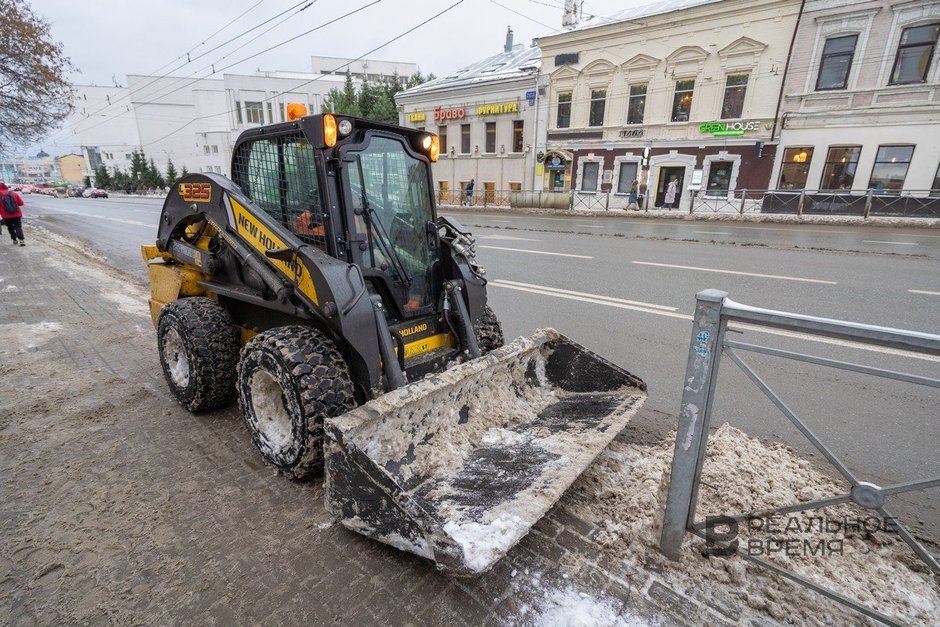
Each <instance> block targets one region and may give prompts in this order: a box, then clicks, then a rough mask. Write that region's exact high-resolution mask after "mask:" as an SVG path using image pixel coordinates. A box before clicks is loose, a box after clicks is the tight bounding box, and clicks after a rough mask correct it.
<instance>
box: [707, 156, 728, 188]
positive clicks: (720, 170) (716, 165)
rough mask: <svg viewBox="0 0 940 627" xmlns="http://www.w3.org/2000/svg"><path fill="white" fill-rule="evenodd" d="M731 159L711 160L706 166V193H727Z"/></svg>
mask: <svg viewBox="0 0 940 627" xmlns="http://www.w3.org/2000/svg"><path fill="white" fill-rule="evenodd" d="M733 166H734V163H733V162H731V161H712V163H711V166H710V167H709V168H708V181H707V182H706V183H705V194H706V195H717V194H727V193H728V190H729V189H730V188H731V168H732V167H733Z"/></svg>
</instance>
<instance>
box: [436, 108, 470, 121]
mask: <svg viewBox="0 0 940 627" xmlns="http://www.w3.org/2000/svg"><path fill="white" fill-rule="evenodd" d="M465 117H467V112H466V110H464V108H463V107H454V108H451V109H441V108H440V107H434V119H435V120H437V121H438V122H439V121H441V120H460V119H463V118H465Z"/></svg>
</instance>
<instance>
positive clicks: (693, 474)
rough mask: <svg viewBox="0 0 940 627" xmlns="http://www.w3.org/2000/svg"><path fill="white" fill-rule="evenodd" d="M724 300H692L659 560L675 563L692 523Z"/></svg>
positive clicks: (720, 295) (706, 296) (716, 296)
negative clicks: (662, 556)
mask: <svg viewBox="0 0 940 627" xmlns="http://www.w3.org/2000/svg"><path fill="white" fill-rule="evenodd" d="M726 296H728V293H727V292H722V291H720V290H704V291H702V292H699V293H698V294H696V295H695V299H696V304H695V316H694V318H693V319H692V341H691V342H690V345H689V360H688V365H687V367H686V373H685V379H684V381H685V388H684V390H683V392H682V403H681V404H680V406H679V421H678V422H679V424H678V430H677V432H676V446H675V449H674V451H673V456H672V471H671V473H670V478H669V496H668V497H667V499H666V511H665V513H664V515H663V516H664V518H663V532H662V536H661V537H660V543H659V548H660V551H662V553H663V555H665V556H666V557H668V558H669V559H671V560H673V561H676V560H678V559H679V551H680V550H681V548H682V539H683V538H684V537H685V532H686V530H687V529H688V527H689V524H690V522H691V521H692V520H693V519H694V517H695V500H696V498H697V496H698V480H699V475H700V473H701V468H702V458H703V457H704V454H705V445H706V443H707V441H708V423H709V417H710V414H711V407H712V401H713V399H714V398H715V386H716V384H717V381H718V363H719V358H720V356H721V346H722V342H723V341H724V335H725V327H726V325H727V323H726V322H724V321H722V319H721V306H722V302H723V301H724V299H725V297H726Z"/></svg>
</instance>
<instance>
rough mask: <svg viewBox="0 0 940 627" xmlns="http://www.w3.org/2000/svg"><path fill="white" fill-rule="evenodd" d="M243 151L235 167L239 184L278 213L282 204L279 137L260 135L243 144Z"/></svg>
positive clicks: (266, 207)
mask: <svg viewBox="0 0 940 627" xmlns="http://www.w3.org/2000/svg"><path fill="white" fill-rule="evenodd" d="M240 152H241V153H242V154H241V155H240V158H239V160H238V162H237V163H236V166H235V168H234V169H235V171H236V172H237V174H238V176H237V178H238V180H237V183H238V185H239V187H241V188H242V191H244V192H245V195H246V196H248V197H249V198H251V200H252V201H253V202H254V203H255V204H256V205H258V206H259V207H261V208H262V209H264V210H265V211H266V212H267V213H269V214H270V215H272V216H277V215H278V214H279V213H280V208H281V196H280V185H279V176H278V163H277V141H276V140H273V139H259V140H258V141H255V142H252V143H251V144H249V145H247V146H244V147H243V148H242V149H241V150H240ZM246 160H247V161H246Z"/></svg>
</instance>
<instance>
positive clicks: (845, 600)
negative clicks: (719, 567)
mask: <svg viewBox="0 0 940 627" xmlns="http://www.w3.org/2000/svg"><path fill="white" fill-rule="evenodd" d="M693 533H695V535H697V536H699V537H700V538H705V534H704V533H701V532H698V531H696V532H693ZM738 555H740V556H741V557H742V558H744V559H745V560H747V561H749V562H751V563H752V564H757V565H758V566H760V567H761V568H765V569H767V570H769V571H771V572H774V573H776V574H778V575H780V576H781V577H784V578H786V579H789V580H790V581H794V582H796V583H798V584H800V585H802V586H805V587H807V588H809V589H810V590H813V591H814V592H818V593H819V594H821V595H823V596H825V597H828V598H830V599H832V600H833V601H835V602H836V603H841V604H842V605H845V606H847V607H850V608H852V609H853V610H855V611H856V612H858V613H859V614H863V615H865V616H868V617H869V618H874V619H875V620H877V621H880V622H882V623H884V624H885V625H891V626H892V627H901V623H898V622H896V619H894V618H892V617H890V616H886V615H885V614H882V613H880V612H877V611H875V610H873V609H871V608H870V607H866V606H864V605H862V604H860V603H859V602H858V601H855V600H853V599H850V598H849V597H847V596H844V595H842V594H839V593H838V592H836V591H835V590H830V589H829V588H824V587H823V586H820V585H819V584H817V583H814V582H812V581H810V580H809V579H805V578H804V577H801V576H800V575H798V574H796V573H795V572H793V571H792V570H789V569H786V568H784V567H783V566H778V565H777V564H774V563H773V562H769V561H766V560H762V559H760V558H757V557H754V556H753V555H748V554H747V552H746V551H744V550H742V549H738Z"/></svg>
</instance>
